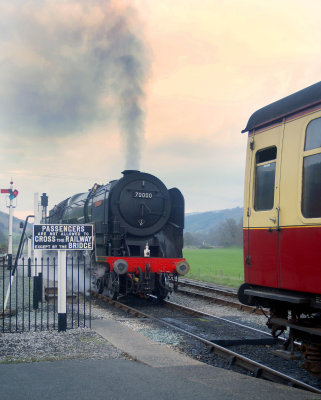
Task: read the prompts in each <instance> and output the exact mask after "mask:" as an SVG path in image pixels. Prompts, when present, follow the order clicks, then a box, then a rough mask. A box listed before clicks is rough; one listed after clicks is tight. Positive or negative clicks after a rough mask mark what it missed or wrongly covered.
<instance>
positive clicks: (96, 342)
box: [0, 328, 127, 363]
mask: <svg viewBox="0 0 321 400" xmlns="http://www.w3.org/2000/svg"><path fill="white" fill-rule="evenodd" d="M110 358H113V359H116V358H127V357H126V356H125V354H123V353H122V352H121V351H119V350H118V349H116V348H115V347H114V346H112V345H111V344H110V343H108V342H107V341H106V340H105V339H103V338H102V337H101V336H99V335H97V334H96V333H95V332H94V331H92V330H91V329H89V328H77V329H71V330H68V331H66V332H60V333H58V332H57V331H42V332H40V331H37V332H23V333H1V334H0V363H12V362H34V361H55V360H67V359H96V360H102V359H110Z"/></svg>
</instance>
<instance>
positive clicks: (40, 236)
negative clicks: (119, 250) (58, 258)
mask: <svg viewBox="0 0 321 400" xmlns="http://www.w3.org/2000/svg"><path fill="white" fill-rule="evenodd" d="M33 248H34V250H93V226H92V225H84V224H41V225H34V226H33Z"/></svg>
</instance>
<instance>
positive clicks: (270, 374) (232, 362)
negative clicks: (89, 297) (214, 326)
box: [93, 293, 321, 394]
mask: <svg viewBox="0 0 321 400" xmlns="http://www.w3.org/2000/svg"><path fill="white" fill-rule="evenodd" d="M93 296H94V297H96V298H98V299H100V300H102V301H104V302H107V303H108V304H110V305H112V306H114V307H116V308H118V309H121V310H123V311H124V312H126V313H127V314H129V315H132V316H135V317H139V318H145V319H148V320H149V321H153V322H156V323H158V324H161V325H164V326H166V327H168V328H170V329H174V330H176V331H177V332H180V333H182V334H184V335H187V336H188V337H189V338H191V339H193V340H196V341H198V342H201V343H202V344H203V345H205V346H206V347H207V348H208V351H209V353H213V354H216V355H217V356H219V357H221V358H223V359H225V360H227V362H228V365H229V367H231V366H237V367H240V368H242V369H243V370H246V371H249V372H250V373H251V374H252V375H253V376H255V377H257V378H262V379H266V380H269V381H273V382H276V383H282V384H286V385H289V386H292V387H296V388H300V389H304V390H308V391H310V392H314V393H319V394H321V390H320V389H318V388H315V387H313V386H311V385H308V384H306V383H305V382H302V381H300V380H297V379H295V378H293V377H291V376H289V375H286V374H284V373H282V372H279V371H277V370H275V369H273V368H270V367H268V366H266V365H264V364H262V363H259V362H257V361H255V360H253V359H250V358H248V357H246V356H244V355H242V354H239V353H237V352H235V351H232V350H230V349H228V348H227V347H225V346H223V345H221V344H217V343H215V342H213V341H211V340H208V339H206V338H204V336H202V335H199V334H197V333H193V332H191V331H189V330H187V329H185V328H184V327H180V326H177V324H175V323H172V322H171V321H169V320H170V319H169V318H167V319H166V320H164V318H158V317H156V316H155V315H153V314H151V313H146V312H145V311H141V310H139V309H137V308H134V307H132V306H130V305H127V304H124V303H123V302H121V301H116V300H111V299H108V298H107V297H106V296H103V295H100V294H96V293H94V294H93ZM164 305H165V307H170V308H175V309H176V310H178V311H179V312H180V313H186V314H189V315H194V316H202V317H203V318H205V317H206V318H215V316H213V315H209V314H205V313H202V312H199V311H197V310H194V309H191V308H188V307H183V306H180V305H178V304H175V303H172V302H169V301H164ZM220 320H221V321H223V320H224V319H223V318H220ZM226 321H227V320H226ZM228 322H229V323H232V322H231V321H228ZM234 324H235V325H238V326H242V324H239V323H234ZM244 327H245V326H244V325H243V326H242V328H244ZM246 328H248V329H249V327H246ZM256 331H257V332H260V333H261V334H264V335H266V337H268V336H270V335H269V334H268V333H267V332H262V331H259V330H256Z"/></svg>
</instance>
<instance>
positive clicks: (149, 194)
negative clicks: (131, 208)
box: [133, 190, 153, 199]
mask: <svg viewBox="0 0 321 400" xmlns="http://www.w3.org/2000/svg"><path fill="white" fill-rule="evenodd" d="M133 197H135V198H140V199H152V198H153V193H152V192H145V191H143V190H135V191H134V192H133Z"/></svg>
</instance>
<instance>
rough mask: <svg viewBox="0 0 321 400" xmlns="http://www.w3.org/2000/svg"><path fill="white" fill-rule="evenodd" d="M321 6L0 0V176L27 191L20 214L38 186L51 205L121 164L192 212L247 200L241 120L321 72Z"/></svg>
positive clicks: (226, 0)
mask: <svg viewBox="0 0 321 400" xmlns="http://www.w3.org/2000/svg"><path fill="white" fill-rule="evenodd" d="M307 5H308V6H307ZM320 14H321V2H320V1H319V0H309V1H308V2H303V1H301V0H300V1H298V0H283V1H282V2H280V1H275V0H270V1H269V2H263V1H258V0H242V1H241V0H239V1H238V0H201V1H200V0H176V1H170V0H162V1H156V0H131V1H129V0H128V1H126V0H60V1H57V0H11V1H10V2H8V1H7V0H0V138H1V144H2V146H1V148H0V154H1V169H0V180H1V188H7V187H8V184H9V181H10V179H11V177H12V179H13V181H14V187H15V188H17V189H18V190H19V196H18V204H17V209H16V210H15V215H16V216H23V215H25V214H28V213H30V211H31V210H33V193H34V192H39V193H40V194H41V193H43V192H46V193H47V194H48V196H49V207H52V206H54V205H55V204H56V203H57V202H59V201H61V200H63V199H64V198H66V197H69V196H70V195H72V194H75V193H77V192H82V191H87V190H88V189H89V188H90V187H92V185H93V184H94V183H95V182H98V183H107V182H108V181H110V180H112V179H118V178H120V177H121V171H123V170H124V169H125V168H135V169H140V170H142V171H145V172H149V173H152V174H154V175H156V176H158V177H159V178H160V179H161V180H162V181H163V182H164V183H165V185H166V186H167V187H169V188H170V187H173V186H176V187H178V188H179V189H181V191H182V192H183V194H184V196H185V201H186V209H187V211H208V210H218V209H222V208H230V207H235V206H242V203H243V200H242V197H243V179H244V172H243V170H244V162H245V147H246V135H242V134H241V133H240V132H241V130H242V129H243V128H244V127H245V125H246V123H247V120H248V118H249V117H250V115H251V114H252V113H253V112H254V111H255V110H257V109H258V108H260V107H263V106H265V105H267V104H269V103H271V102H273V101H275V100H278V99H279V98H281V97H284V96H286V95H288V94H291V93H293V92H295V91H297V90H300V89H302V88H304V87H306V86H309V85H311V84H313V83H316V82H318V81H320V79H321V78H320V77H321V57H320V54H321V39H320V38H321V24H320ZM5 200H6V199H5V196H4V195H1V198H0V210H1V211H6V210H7V209H6V204H5Z"/></svg>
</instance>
